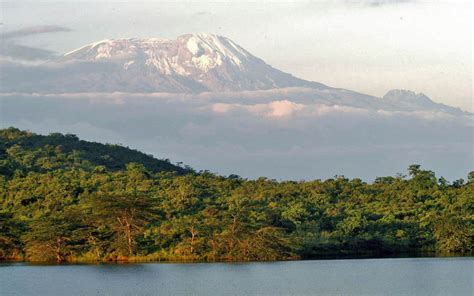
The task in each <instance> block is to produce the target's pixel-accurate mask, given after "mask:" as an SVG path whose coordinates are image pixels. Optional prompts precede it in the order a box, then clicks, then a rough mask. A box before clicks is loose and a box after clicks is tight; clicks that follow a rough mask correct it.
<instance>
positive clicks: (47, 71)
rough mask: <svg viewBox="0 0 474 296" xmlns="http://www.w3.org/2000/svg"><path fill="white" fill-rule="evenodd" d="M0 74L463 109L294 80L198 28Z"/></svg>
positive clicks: (6, 84) (24, 85) (56, 84)
mask: <svg viewBox="0 0 474 296" xmlns="http://www.w3.org/2000/svg"><path fill="white" fill-rule="evenodd" d="M0 81H1V82H2V83H1V84H0V92H3V93H17V92H19V93H48V94H51V93H83V92H87V93H94V92H98V93H111V92H124V93H176V94H178V95H179V94H199V93H203V92H211V93H212V94H210V95H211V96H221V97H224V96H229V93H234V94H238V96H239V97H244V96H245V97H253V98H257V99H261V98H263V97H268V96H271V99H272V100H274V99H275V98H281V97H284V98H285V99H288V100H291V101H295V102H297V103H302V102H311V103H318V104H324V105H331V106H334V105H343V106H349V107H355V108H361V109H370V110H387V111H409V112H411V111H440V112H446V113H449V114H455V115H460V114H467V113H466V112H463V111H461V110H460V109H457V108H452V107H449V106H446V105H442V104H437V103H435V102H433V101H432V100H431V99H429V98H428V97H427V96H425V95H423V94H415V93H414V92H411V91H405V90H392V91H389V92H388V93H387V94H386V95H385V96H384V97H383V98H378V97H374V96H370V95H366V94H362V93H358V92H354V91H350V90H346V89H341V88H333V87H329V86H326V85H324V84H321V83H318V82H312V81H306V80H303V79H299V78H296V77H294V76H292V75H291V74H288V73H285V72H282V71H280V70H277V69H275V68H273V67H271V66H270V65H268V64H266V63H265V62H264V61H263V60H261V59H260V58H258V57H255V56H254V55H252V54H251V53H249V52H248V51H247V50H245V49H244V48H242V47H241V46H239V45H238V44H236V43H235V42H233V41H232V40H230V39H228V38H226V37H222V36H217V35H212V34H203V33H200V34H187V35H182V36H179V37H177V38H176V39H174V40H171V39H161V38H149V39H138V38H129V39H106V40H102V41H99V42H95V43H92V44H88V45H86V46H83V47H81V48H78V49H76V50H73V51H71V52H68V53H66V54H64V55H63V56H61V57H60V58H57V59H55V60H53V61H49V62H47V63H45V64H41V65H19V64H13V63H8V62H3V63H2V71H0Z"/></svg>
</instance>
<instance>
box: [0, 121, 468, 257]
mask: <svg viewBox="0 0 474 296" xmlns="http://www.w3.org/2000/svg"><path fill="white" fill-rule="evenodd" d="M473 197H474V172H470V173H469V174H468V176H467V178H466V180H463V179H459V180H456V181H454V182H452V183H451V182H448V181H447V180H445V179H444V178H442V177H441V178H437V177H436V175H435V173H434V172H432V171H430V170H425V169H422V168H421V167H420V166H419V165H411V166H410V167H409V168H408V173H407V176H404V175H397V176H394V177H380V178H376V179H375V180H374V181H373V182H371V183H368V182H364V181H362V180H361V179H357V178H354V179H348V178H346V177H344V176H335V177H334V178H330V179H326V180H313V181H276V180H272V179H267V178H258V179H255V180H249V179H244V178H241V177H239V176H237V175H230V176H227V177H224V176H220V175H217V174H213V173H210V172H208V171H201V172H195V171H193V170H192V169H191V168H189V167H182V166H178V165H173V164H171V163H170V162H169V161H168V160H158V159H155V158H153V157H151V156H149V155H145V154H143V153H140V152H138V151H135V150H131V149H128V148H126V147H122V146H117V145H106V144H99V143H91V142H86V141H81V140H79V139H78V138H77V137H76V136H74V135H61V134H51V135H49V136H41V135H35V134H33V133H30V132H27V131H21V130H18V129H16V128H9V129H3V130H0V207H1V209H0V258H1V259H4V260H31V261H56V262H64V261H118V260H208V261H210V260H282V259H297V258H303V259H305V258H320V257H328V256H329V257H344V256H350V257H359V256H392V255H403V254H410V255H413V254H425V253H427V254H450V253H451V254H463V253H464V254H470V253H472V252H473V249H474V247H473V242H474V223H473V222H474V198H473Z"/></svg>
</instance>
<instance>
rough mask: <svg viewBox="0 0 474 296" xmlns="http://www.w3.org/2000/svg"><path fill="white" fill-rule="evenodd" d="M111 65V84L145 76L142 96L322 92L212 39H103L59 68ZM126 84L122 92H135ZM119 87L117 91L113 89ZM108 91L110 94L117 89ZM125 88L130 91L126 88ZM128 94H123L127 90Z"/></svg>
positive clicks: (210, 36)
mask: <svg viewBox="0 0 474 296" xmlns="http://www.w3.org/2000/svg"><path fill="white" fill-rule="evenodd" d="M72 61H74V62H88V63H91V62H103V63H112V64H113V65H115V66H116V67H119V68H120V70H119V69H116V70H115V72H114V73H113V74H111V73H108V74H107V76H110V75H115V76H119V77H114V78H113V79H112V80H114V81H117V80H122V79H124V77H127V76H128V75H133V76H134V77H135V78H136V77H137V75H139V76H142V77H141V80H140V84H141V85H140V87H141V88H142V91H149V90H152V91H171V92H183V91H184V92H186V91H192V92H196V91H198V92H199V91H229V90H230V91H240V90H260V89H271V88H280V87H292V86H306V87H324V86H323V85H322V84H319V83H315V82H308V81H304V80H301V79H297V78H295V77H293V76H292V75H290V74H287V73H284V72H281V71H279V70H277V69H274V68H272V67H271V66H269V65H267V64H266V63H265V62H264V61H262V60H261V59H259V58H257V57H255V56H253V55H252V54H251V53H249V52H248V51H246V50H245V49H244V48H242V47H241V46H239V45H238V44H236V43H235V42H233V41H232V40H230V39H228V38H226V37H222V36H218V35H214V34H205V33H198V34H186V35H182V36H179V37H177V38H176V39H162V38H146V39H145V38H127V39H105V40H102V41H99V42H94V43H91V44H88V45H86V46H83V47H81V48H79V49H76V50H74V51H71V52H68V53H66V54H65V55H64V56H63V57H62V58H61V59H60V60H59V62H72ZM130 80H132V81H135V80H136V79H133V78H132V79H128V80H127V81H123V83H121V85H120V86H117V87H118V90H127V91H130V90H132V91H133V90H134V89H135V86H127V84H128V83H129V82H130ZM114 87H115V86H114ZM114 87H112V86H110V88H114ZM125 87H126V88H125ZM124 88H125V89H124Z"/></svg>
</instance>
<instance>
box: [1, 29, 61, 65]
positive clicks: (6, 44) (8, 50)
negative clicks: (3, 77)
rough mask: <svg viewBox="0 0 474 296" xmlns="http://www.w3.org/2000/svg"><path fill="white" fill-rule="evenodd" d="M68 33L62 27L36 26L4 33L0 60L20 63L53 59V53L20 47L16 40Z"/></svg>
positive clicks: (2, 34)
mask: <svg viewBox="0 0 474 296" xmlns="http://www.w3.org/2000/svg"><path fill="white" fill-rule="evenodd" d="M68 31H70V29H68V28H66V27H60V26H36V27H27V28H23V29H20V30H15V31H9V32H2V33H0V40H1V41H2V42H1V45H0V58H2V59H3V60H10V61H19V62H22V61H35V60H48V59H51V58H53V57H54V56H55V53H54V52H53V51H50V50H46V49H41V48H36V47H30V46H25V45H20V44H17V42H16V40H15V39H17V38H21V37H28V36H32V35H38V34H45V33H54V32H68Z"/></svg>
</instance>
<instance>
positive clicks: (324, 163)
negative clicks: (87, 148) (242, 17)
mask: <svg viewBox="0 0 474 296" xmlns="http://www.w3.org/2000/svg"><path fill="white" fill-rule="evenodd" d="M294 93H295V90H291V89H290V90H280V91H279V92H276V91H275V90H273V91H258V92H243V93H227V94H226V93H220V94H216V93H203V94H198V95H189V94H188V95H179V94H123V93H112V94H64V95H40V94H36V95H35V94H32V95H26V94H2V95H0V114H1V120H0V125H1V126H2V127H7V126H10V125H13V126H17V127H19V128H22V129H31V130H32V131H35V132H40V133H49V132H55V131H59V132H65V133H66V132H67V133H74V134H77V135H78V136H80V137H82V138H85V139H89V140H96V141H100V142H109V143H122V144H124V145H127V146H130V147H133V148H136V149H140V150H143V151H145V152H147V153H152V154H154V155H155V156H157V157H159V158H170V159H171V160H172V161H175V162H178V161H183V162H184V163H186V164H189V165H191V166H193V167H195V168H196V169H209V170H211V171H215V172H218V173H221V174H231V173H236V174H240V175H242V176H245V177H258V176H267V177H271V178H283V179H302V178H304V179H313V178H327V177H332V176H334V175H336V174H344V175H346V176H358V177H363V178H365V179H369V180H370V179H373V178H374V177H376V176H381V175H393V174H395V173H397V172H405V169H406V167H407V166H408V165H409V164H412V163H420V164H422V165H424V166H426V167H427V168H430V169H433V170H436V171H437V172H439V173H441V174H442V175H444V176H445V177H448V178H450V179H454V178H459V177H464V176H465V175H466V173H467V172H468V171H470V170H472V169H473V168H474V155H473V152H472V151H473V147H474V139H473V133H472V127H473V117H472V116H471V115H468V114H467V115H460V114H449V113H446V112H442V111H436V110H431V111H430V110H428V111H426V110H425V111H424V110H415V111H407V110H405V111H404V110H384V109H378V108H375V107H374V108H371V109H370V108H362V107H361V106H357V105H356V104H353V106H348V105H342V104H332V105H329V104H327V103H324V102H321V101H318V100H314V99H309V98H310V97H311V96H308V95H306V96H305V95H304V92H303V91H302V90H300V91H299V92H297V93H298V94H299V95H298V96H295V95H294ZM305 97H306V98H308V99H304V98H305Z"/></svg>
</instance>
